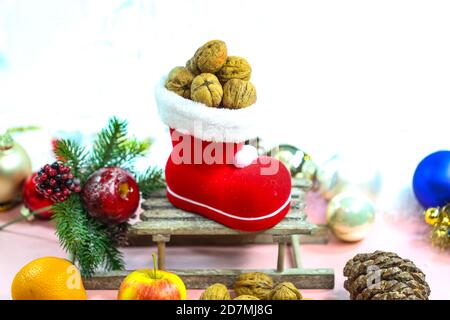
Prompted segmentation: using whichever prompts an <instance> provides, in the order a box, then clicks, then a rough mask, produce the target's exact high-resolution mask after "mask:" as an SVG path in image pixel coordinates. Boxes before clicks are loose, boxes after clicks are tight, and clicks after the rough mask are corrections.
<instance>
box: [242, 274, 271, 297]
mask: <svg viewBox="0 0 450 320" xmlns="http://www.w3.org/2000/svg"><path fill="white" fill-rule="evenodd" d="M272 287H273V280H272V278H271V277H269V276H268V275H267V274H265V273H262V272H247V273H243V274H241V275H240V276H239V278H238V279H237V280H236V282H235V283H234V292H236V294H237V295H238V296H240V295H251V296H255V297H257V298H258V299H261V300H263V299H265V298H266V297H267V295H268V294H269V293H270V291H271V290H272Z"/></svg>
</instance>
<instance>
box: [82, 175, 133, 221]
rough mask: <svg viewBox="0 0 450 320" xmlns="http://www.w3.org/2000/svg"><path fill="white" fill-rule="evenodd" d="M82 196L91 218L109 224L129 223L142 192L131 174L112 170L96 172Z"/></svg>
mask: <svg viewBox="0 0 450 320" xmlns="http://www.w3.org/2000/svg"><path fill="white" fill-rule="evenodd" d="M81 196H82V198H83V202H84V204H85V206H86V209H87V211H88V212H89V214H90V215H91V216H93V217H95V218H98V219H100V220H102V221H105V222H110V223H121V222H125V221H127V220H128V219H129V218H130V217H131V216H132V215H133V214H134V213H135V212H136V210H137V209H138V207H139V200H140V194H139V188H138V185H137V183H136V181H135V180H134V178H133V176H132V175H131V173H129V172H128V171H126V170H124V169H122V168H117V167H108V168H103V169H100V170H98V171H96V172H94V173H93V174H92V175H91V176H90V177H89V178H88V180H87V181H86V183H85V185H84V187H83V190H82V193H81Z"/></svg>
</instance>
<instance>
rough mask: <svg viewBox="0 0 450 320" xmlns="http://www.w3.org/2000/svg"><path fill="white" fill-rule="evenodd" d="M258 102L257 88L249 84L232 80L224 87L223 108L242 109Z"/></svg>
mask: <svg viewBox="0 0 450 320" xmlns="http://www.w3.org/2000/svg"><path fill="white" fill-rule="evenodd" d="M255 102H256V88H255V86H254V85H253V84H252V83H251V82H249V81H244V80H239V79H231V80H229V81H227V83H225V85H224V86H223V106H224V107H225V108H228V109H241V108H245V107H248V106H250V105H252V104H254V103H255Z"/></svg>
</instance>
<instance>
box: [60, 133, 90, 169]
mask: <svg viewBox="0 0 450 320" xmlns="http://www.w3.org/2000/svg"><path fill="white" fill-rule="evenodd" d="M55 155H56V156H57V158H58V159H60V160H62V161H64V162H65V163H66V164H67V165H68V166H70V167H71V171H72V173H73V175H74V176H75V177H80V176H81V172H80V171H81V170H82V168H83V166H84V165H85V161H86V158H87V153H86V149H85V148H84V147H82V146H81V145H80V144H79V143H77V142H75V141H73V140H58V141H57V142H56V148H55Z"/></svg>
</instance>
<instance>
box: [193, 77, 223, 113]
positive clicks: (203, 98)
mask: <svg viewBox="0 0 450 320" xmlns="http://www.w3.org/2000/svg"><path fill="white" fill-rule="evenodd" d="M222 97H223V89H222V85H221V84H220V82H219V80H218V79H217V77H216V76H215V75H213V74H211V73H202V74H200V75H198V76H196V77H195V78H194V80H193V81H192V84H191V99H192V100H194V101H197V102H200V103H203V104H206V105H207V106H208V107H218V106H219V105H220V102H221V101H222Z"/></svg>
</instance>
